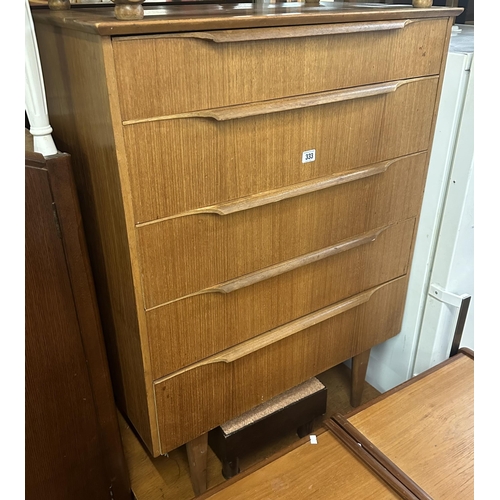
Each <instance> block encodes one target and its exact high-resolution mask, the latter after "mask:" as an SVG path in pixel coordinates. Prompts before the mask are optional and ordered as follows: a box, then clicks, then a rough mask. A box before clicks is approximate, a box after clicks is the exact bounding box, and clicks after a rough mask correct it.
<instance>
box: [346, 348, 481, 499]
mask: <svg viewBox="0 0 500 500" xmlns="http://www.w3.org/2000/svg"><path fill="white" fill-rule="evenodd" d="M449 361H450V362H448V363H446V364H444V365H442V366H441V367H440V368H439V369H438V370H435V371H433V372H432V373H429V374H427V375H426V376H423V377H421V378H420V379H418V380H417V381H414V382H412V383H410V384H408V385H406V386H405V387H404V388H402V389H400V390H398V391H395V392H392V393H388V394H387V395H382V396H381V397H380V398H379V399H378V400H377V401H376V402H374V403H373V404H370V405H369V406H367V407H366V408H364V409H363V410H361V411H358V412H356V413H355V414H352V416H350V417H349V416H348V418H347V420H348V422H349V423H350V424H352V425H353V426H354V427H355V428H356V429H357V430H358V431H360V432H361V433H362V434H363V435H364V436H365V437H366V438H367V439H368V440H369V441H370V442H371V443H372V444H373V445H375V446H376V447H377V448H378V449H379V450H380V451H381V452H382V453H383V454H384V455H386V456H387V457H388V458H389V459H390V460H391V461H392V462H394V463H395V464H396V465H397V466H398V467H399V468H400V469H401V470H403V471H404V472H405V473H406V474H407V475H408V476H410V477H411V478H412V479H413V480H414V481H415V482H416V483H417V484H418V485H419V486H420V487H422V489H423V490H424V491H425V492H426V493H428V494H429V495H430V496H431V497H433V498H435V499H440V498H453V499H454V500H461V499H472V498H474V361H473V360H472V359H471V358H469V357H468V356H466V355H464V354H458V355H457V356H456V357H454V358H452V360H449Z"/></svg>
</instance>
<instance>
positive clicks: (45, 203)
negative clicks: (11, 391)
mask: <svg viewBox="0 0 500 500" xmlns="http://www.w3.org/2000/svg"><path fill="white" fill-rule="evenodd" d="M28 158H29V159H28ZM25 181H26V186H25V187H26V190H25V194H26V209H25V217H26V224H25V236H26V237H25V243H26V249H25V264H26V265H25V278H26V279H25V286H26V307H25V312H26V315H25V322H26V332H25V333H26V336H25V351H26V360H25V367H26V380H25V382H26V393H25V408H26V412H25V435H26V439H25V445H26V463H25V465H26V483H25V492H26V498H28V499H33V500H34V499H40V500H59V499H60V500H65V499H67V498H75V499H82V500H86V499H88V498H95V499H96V500H97V499H106V498H109V495H110V494H112V495H113V497H114V498H116V499H117V500H126V499H128V498H129V497H130V483H129V477H128V471H127V468H126V463H125V457H124V454H123V449H122V445H121V440H120V434H119V430H118V422H117V415H116V409H115V405H114V400H113V392H112V390H111V381H110V376H109V369H108V364H107V359H106V351H105V348H104V342H103V338H102V331H101V325H100V320H99V313H98V311H97V307H96V301H95V291H94V287H93V279H92V274H91V273H90V268H89V263H88V256H87V253H86V251H87V250H86V244H85V238H84V237H83V234H82V231H81V225H80V224H81V218H80V212H79V206H78V201H77V199H76V193H75V190H74V185H73V181H72V177H71V164H70V156H69V155H67V154H57V155H53V156H50V157H48V158H47V160H46V159H44V158H43V157H42V156H41V155H36V156H35V155H27V159H26V169H25Z"/></svg>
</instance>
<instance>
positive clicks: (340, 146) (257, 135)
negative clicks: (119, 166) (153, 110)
mask: <svg viewBox="0 0 500 500" xmlns="http://www.w3.org/2000/svg"><path fill="white" fill-rule="evenodd" d="M437 85H438V80H437V79H436V78H428V79H423V80H417V81H414V82H413V83H408V84H406V85H403V86H402V87H400V88H399V89H398V90H397V91H396V92H394V93H391V94H387V95H382V96H373V97H367V98H364V99H360V100H351V101H346V102H340V103H333V104H326V105H322V106H315V107H312V108H305V109H299V110H292V111H286V112H283V113H277V114H268V115H262V116H259V117H252V118H244V119H240V120H234V121H233V120H231V121H228V122H214V121H212V120H207V119H199V118H193V119H188V120H185V119H181V120H167V121H160V122H152V123H141V124H136V125H129V126H126V127H124V130H123V133H124V137H125V147H126V154H127V160H128V165H129V172H130V182H131V186H132V193H131V194H132V197H133V203H134V218H135V222H136V223H141V222H147V221H149V220H155V219H161V218H162V217H168V216H173V215H177V214H181V213H184V212H186V211H189V210H193V209H196V208H201V207H205V206H210V205H213V204H219V203H223V202H226V201H229V200H236V199H238V198H242V197H245V196H249V195H252V194H256V193H262V192H267V191H269V190H272V189H277V188H282V187H286V186H293V185H295V184H298V183H300V182H304V181H308V180H313V179H318V178H320V177H323V176H327V175H333V174H336V173H340V172H344V171H348V170H351V169H355V168H360V167H367V166H369V165H373V164H376V163H378V162H382V161H389V160H392V159H395V158H397V157H400V156H403V155H407V154H411V153H417V152H419V151H424V150H426V149H427V148H428V147H429V141H430V135H429V131H430V127H431V124H432V119H433V112H434V103H435V98H436V90H437ZM267 130H273V133H272V134H268V133H266V131H267ZM191 144H192V145H196V147H192V148H191V147H187V145H191ZM203 144H210V145H211V147H210V148H204V147H201V145H203ZM311 149H315V150H316V157H315V158H316V159H315V161H314V162H310V163H302V154H303V152H304V151H308V150H311ZM256 165H259V168H258V169H257V168H256Z"/></svg>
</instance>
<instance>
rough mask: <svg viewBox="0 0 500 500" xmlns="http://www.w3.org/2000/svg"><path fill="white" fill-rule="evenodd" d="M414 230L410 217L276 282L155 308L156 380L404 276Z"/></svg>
mask: <svg viewBox="0 0 500 500" xmlns="http://www.w3.org/2000/svg"><path fill="white" fill-rule="evenodd" d="M414 228H415V221H414V220H413V219H409V220H407V221H405V222H401V223H398V224H395V225H394V226H390V227H389V228H387V229H385V230H384V231H382V232H381V233H380V235H378V236H377V238H376V239H375V241H373V242H371V243H365V244H364V245H361V246H359V247H356V248H354V249H351V250H347V251H345V252H341V253H339V254H337V255H333V256H331V257H328V258H326V259H323V260H320V261H318V262H314V263H311V264H309V265H307V266H305V267H302V266H301V267H299V268H297V269H295V270H290V271H288V272H286V273H284V274H280V275H278V276H276V277H274V278H269V279H266V280H264V281H262V282H258V283H255V284H249V285H248V286H245V287H243V288H241V289H239V290H234V291H232V292H230V293H227V294H224V293H204V294H199V295H195V296H192V297H188V298H186V299H183V300H180V301H176V302H173V303H171V304H168V305H165V306H163V307H160V308H157V309H153V310H151V311H148V312H147V319H148V331H149V335H150V340H151V363H152V367H153V376H154V378H155V379H157V378H160V377H162V376H164V375H167V374H169V373H171V372H173V371H175V370H178V369H180V368H181V367H183V366H187V365H189V364H191V363H194V362H196V361H199V360H201V359H203V358H206V357H207V356H210V355H213V354H215V353H217V352H219V351H221V350H223V349H227V348H229V347H231V346H233V345H236V344H237V343H239V342H243V341H245V340H248V339H250V338H252V337H254V336H256V335H259V334H261V333H264V332H266V331H268V330H271V329H272V328H275V327H277V326H279V325H281V324H284V323H287V322H289V321H292V320H294V319H297V318H300V317H301V316H304V315H305V314H308V313H311V312H313V311H315V310H318V309H320V308H322V307H326V306H327V305H329V304H333V303H335V302H337V301H339V300H342V299H344V298H347V297H350V296H352V295H355V294H356V293H360V292H362V291H363V290H366V289H368V288H371V287H373V286H376V285H378V284H379V283H384V282H386V281H389V280H391V279H393V278H397V277H399V276H402V275H403V274H405V273H406V271H407V269H408V265H409V262H408V255H409V251H410V245H411V243H412V241H413V232H414ZM200 339H203V341H202V342H201V341H200ZM168 352H175V353H176V356H175V357H174V356H168V355H167V353H168Z"/></svg>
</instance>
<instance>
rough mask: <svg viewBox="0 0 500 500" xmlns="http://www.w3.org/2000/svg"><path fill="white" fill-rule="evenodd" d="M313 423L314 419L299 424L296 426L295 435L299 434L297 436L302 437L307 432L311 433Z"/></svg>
mask: <svg viewBox="0 0 500 500" xmlns="http://www.w3.org/2000/svg"><path fill="white" fill-rule="evenodd" d="M313 424H314V420H310V421H309V422H306V423H305V424H302V425H300V426H299V427H298V428H297V436H299V438H303V437H304V436H307V435H308V434H312V431H313Z"/></svg>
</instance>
